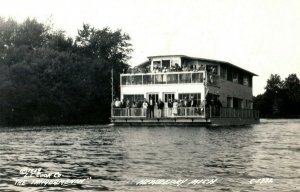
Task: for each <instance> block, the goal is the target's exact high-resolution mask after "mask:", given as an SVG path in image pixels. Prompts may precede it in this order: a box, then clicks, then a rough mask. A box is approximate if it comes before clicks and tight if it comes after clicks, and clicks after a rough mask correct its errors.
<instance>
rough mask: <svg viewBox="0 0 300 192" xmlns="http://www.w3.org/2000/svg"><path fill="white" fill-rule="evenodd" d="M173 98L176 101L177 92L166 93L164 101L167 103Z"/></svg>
mask: <svg viewBox="0 0 300 192" xmlns="http://www.w3.org/2000/svg"><path fill="white" fill-rule="evenodd" d="M169 99H171V100H172V101H174V99H175V93H164V102H165V103H167V102H168V101H169Z"/></svg>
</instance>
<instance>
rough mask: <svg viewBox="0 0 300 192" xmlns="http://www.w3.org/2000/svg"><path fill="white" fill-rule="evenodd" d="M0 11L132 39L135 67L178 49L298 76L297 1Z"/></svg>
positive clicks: (194, 0) (3, 0)
mask: <svg viewBox="0 0 300 192" xmlns="http://www.w3.org/2000/svg"><path fill="white" fill-rule="evenodd" d="M0 5H1V6H0V16H1V17H6V18H8V17H12V18H14V19H16V20H17V21H19V22H22V21H24V20H25V19H26V18H28V17H30V18H36V19H37V20H38V21H39V22H44V23H51V24H53V27H54V28H55V29H62V30H64V31H65V32H66V34H67V35H68V36H71V37H75V36H76V34H77V30H78V29H81V28H82V24H83V23H88V24H90V25H92V26H94V27H96V28H98V29H102V28H104V27H110V28H111V29H112V30H117V29H121V30H122V31H123V32H125V33H128V34H129V36H130V37H131V43H132V45H133V47H132V48H133V49H134V51H133V53H132V55H131V56H132V59H131V60H130V61H129V64H131V65H138V64H140V63H142V62H143V61H146V60H147V56H153V55H169V54H172V55H173V54H179V55H187V56H194V57H201V58H207V59H214V60H221V61H227V62H230V63H232V64H234V65H237V66H239V67H242V68H244V69H246V70H249V71H251V72H253V73H255V74H257V75H258V77H254V80H253V94H254V95H257V94H262V93H263V92H264V87H265V86H266V81H267V79H268V78H269V77H270V75H271V74H275V73H276V74H279V75H280V76H281V78H282V79H285V78H286V77H287V76H288V75H289V74H292V73H296V74H297V76H298V78H300V1H299V0H109V1H107V0H77V1H76V0H69V1H67V0H42V1H41V0H26V1H24V0H0Z"/></svg>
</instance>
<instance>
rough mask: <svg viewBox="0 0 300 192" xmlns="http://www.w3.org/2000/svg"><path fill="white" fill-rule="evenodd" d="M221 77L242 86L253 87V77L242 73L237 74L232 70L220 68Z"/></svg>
mask: <svg viewBox="0 0 300 192" xmlns="http://www.w3.org/2000/svg"><path fill="white" fill-rule="evenodd" d="M220 76H221V78H223V79H227V80H228V81H232V82H234V83H238V84H241V85H245V86H249V87H252V77H251V76H250V75H247V74H244V73H242V72H237V71H236V70H234V69H232V68H224V67H221V68H220Z"/></svg>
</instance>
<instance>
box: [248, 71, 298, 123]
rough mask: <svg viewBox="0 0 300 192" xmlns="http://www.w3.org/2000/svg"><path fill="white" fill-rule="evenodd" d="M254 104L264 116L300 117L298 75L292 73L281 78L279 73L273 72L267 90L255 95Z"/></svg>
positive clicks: (261, 115)
mask: <svg viewBox="0 0 300 192" xmlns="http://www.w3.org/2000/svg"><path fill="white" fill-rule="evenodd" d="M253 105H254V108H255V109H258V110H259V111H260V117H263V118H299V117H300V81H299V79H298V77H297V75H296V74H290V75H289V76H288V77H287V78H285V79H284V80H281V77H280V76H279V75H277V74H271V76H270V78H269V79H268V80H267V85H266V87H265V92H264V93H263V94H260V95H257V96H256V97H254V100H253Z"/></svg>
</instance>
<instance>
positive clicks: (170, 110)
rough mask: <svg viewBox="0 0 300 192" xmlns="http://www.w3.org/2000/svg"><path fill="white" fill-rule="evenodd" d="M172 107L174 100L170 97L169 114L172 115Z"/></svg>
mask: <svg viewBox="0 0 300 192" xmlns="http://www.w3.org/2000/svg"><path fill="white" fill-rule="evenodd" d="M172 108H173V102H172V99H171V98H170V99H169V101H168V111H167V115H168V116H171V114H172Z"/></svg>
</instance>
